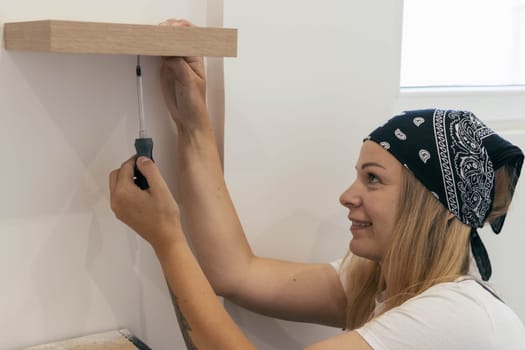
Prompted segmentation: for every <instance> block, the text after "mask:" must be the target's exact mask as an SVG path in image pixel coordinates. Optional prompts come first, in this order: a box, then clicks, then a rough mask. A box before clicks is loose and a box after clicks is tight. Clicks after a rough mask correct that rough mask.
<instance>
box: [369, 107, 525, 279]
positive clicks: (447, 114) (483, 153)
mask: <svg viewBox="0 0 525 350" xmlns="http://www.w3.org/2000/svg"><path fill="white" fill-rule="evenodd" d="M366 140H372V141H375V142H377V143H378V144H379V145H381V146H382V147H383V148H385V149H386V150H387V151H388V152H390V153H391V154H392V155H393V156H394V157H395V158H397V160H399V162H401V164H403V165H404V166H405V167H406V168H408V169H409V170H410V171H411V172H412V173H413V174H414V176H415V177H416V178H417V179H418V180H419V181H421V183H423V185H424V186H425V187H426V188H427V189H428V190H430V192H431V193H432V194H433V195H434V196H435V197H436V198H437V199H438V200H439V201H440V202H441V203H442V204H443V205H444V206H445V207H447V208H448V210H449V211H450V212H452V213H453V214H454V215H455V216H456V217H458V218H459V219H460V220H461V221H462V222H463V223H465V224H467V225H469V226H470V227H472V234H471V238H470V241H471V248H472V253H473V255H474V258H475V260H476V264H477V265H478V269H479V271H480V274H481V276H482V278H483V279H484V280H488V279H489V278H490V275H491V267H490V260H489V258H488V255H487V252H486V250H485V247H484V246H483V243H482V242H481V239H480V237H479V235H478V234H477V231H476V228H478V227H482V226H483V223H484V221H485V219H486V218H487V216H488V214H489V213H490V211H491V209H492V202H493V200H494V175H495V170H496V169H498V168H500V167H501V166H503V165H508V166H509V170H511V182H512V183H511V188H512V189H513V188H514V187H515V185H516V182H517V180H518V177H519V175H520V171H521V166H522V163H523V153H522V152H521V150H520V149H519V148H518V147H516V146H514V145H512V144H511V143H509V142H508V141H506V140H504V139H503V138H501V137H500V136H499V135H497V134H496V133H495V132H494V131H493V130H491V129H490V128H488V127H487V126H486V125H485V124H483V122H481V121H480V120H479V119H478V118H476V116H475V115H474V114H472V113H470V112H466V111H454V110H440V109H425V110H415V111H407V112H404V113H402V114H400V115H397V116H394V117H393V118H392V119H390V120H389V121H388V122H386V123H385V124H384V125H383V126H380V127H379V128H377V129H376V130H374V131H373V132H372V133H371V134H370V136H368V137H367V139H366ZM504 220H505V215H503V216H501V217H499V218H498V219H496V220H495V221H494V222H493V223H492V224H491V226H492V229H493V230H494V232H496V233H499V232H500V231H501V227H502V226H503V222H504Z"/></svg>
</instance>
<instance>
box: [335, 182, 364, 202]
mask: <svg viewBox="0 0 525 350" xmlns="http://www.w3.org/2000/svg"><path fill="white" fill-rule="evenodd" d="M355 187H356V184H355V183H353V184H352V185H351V186H350V187H348V188H347V189H346V190H345V191H344V192H343V193H342V194H341V196H339V203H341V205H342V206H343V207H346V208H355V207H357V206H359V205H360V204H361V197H360V196H359V195H358V193H357V191H356V188H355Z"/></svg>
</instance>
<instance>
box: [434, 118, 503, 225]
mask: <svg viewBox="0 0 525 350" xmlns="http://www.w3.org/2000/svg"><path fill="white" fill-rule="evenodd" d="M448 119H449V120H448V123H449V125H448V137H447V134H446V133H445V130H446V129H445V128H447V126H446V121H445V111H443V110H437V111H436V113H435V114H434V130H435V134H436V140H438V142H437V147H438V155H439V156H440V162H441V169H442V173H443V180H444V184H445V186H446V191H445V193H446V194H447V202H448V208H449V210H450V211H451V212H452V213H453V214H455V215H456V216H458V217H460V218H462V220H461V221H463V222H464V223H465V224H467V225H469V226H474V227H480V225H482V224H483V220H484V219H485V217H486V215H487V213H488V211H489V210H490V208H491V204H492V198H491V193H492V189H493V186H494V168H493V166H492V162H491V161H490V159H489V156H488V154H487V150H486V149H485V147H484V146H483V145H482V140H483V138H484V137H487V136H489V135H491V134H493V133H494V132H493V131H492V130H491V129H489V128H488V127H486V126H485V125H484V124H483V123H481V122H480V121H479V119H477V118H476V117H474V116H473V114H472V113H469V112H461V111H453V112H450V113H449V114H448ZM449 149H450V152H449ZM450 154H453V156H452V157H451V156H450ZM441 156H443V158H441ZM458 197H460V198H458ZM459 203H461V207H459Z"/></svg>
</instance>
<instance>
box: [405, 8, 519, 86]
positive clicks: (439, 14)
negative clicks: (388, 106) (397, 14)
mask: <svg viewBox="0 0 525 350" xmlns="http://www.w3.org/2000/svg"><path fill="white" fill-rule="evenodd" d="M500 85H506V86H509V85H525V0H405V1H404V18H403V45H402V57H401V87H431V86H500Z"/></svg>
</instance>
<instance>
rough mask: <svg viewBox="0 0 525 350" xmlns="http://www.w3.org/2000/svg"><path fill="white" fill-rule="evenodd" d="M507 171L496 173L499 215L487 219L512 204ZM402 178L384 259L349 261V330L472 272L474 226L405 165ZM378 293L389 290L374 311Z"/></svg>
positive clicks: (496, 202) (496, 204) (496, 203)
mask: <svg viewBox="0 0 525 350" xmlns="http://www.w3.org/2000/svg"><path fill="white" fill-rule="evenodd" d="M503 169H504V168H501V169H500V170H498V171H497V172H496V192H495V200H494V206H493V207H494V215H490V216H489V217H488V219H487V221H492V220H493V219H494V218H495V217H497V216H500V215H502V213H504V212H506V210H507V208H508V205H509V204H510V198H511V195H510V193H509V186H508V184H509V183H510V181H509V180H508V173H507V171H504V170H503ZM402 178H403V184H402V191H401V195H400V198H399V203H398V208H399V211H398V217H397V222H396V225H395V227H394V230H393V235H392V243H391V246H390V248H389V249H388V251H387V253H386V254H385V256H384V257H383V260H382V261H381V263H380V262H376V261H372V260H369V259H365V258H362V257H359V256H356V255H352V256H351V258H350V261H349V262H348V265H347V268H346V275H345V278H346V285H347V286H348V288H347V291H346V297H347V309H346V315H347V317H346V326H347V328H348V329H355V328H358V327H360V326H362V325H363V324H364V323H365V322H367V321H368V320H370V319H372V318H373V317H377V316H378V315H380V314H382V313H384V312H386V311H388V310H390V309H392V308H394V307H396V306H399V305H401V304H402V303H404V302H405V301H407V300H408V299H410V298H412V297H414V296H415V295H418V294H420V293H422V292H423V291H425V290H426V289H428V288H430V287H432V286H433V285H435V284H437V283H441V282H450V281H454V280H455V279H457V278H458V277H460V276H462V275H466V274H467V273H468V269H469V247H470V244H469V242H470V241H469V238H470V230H471V228H470V227H469V226H467V225H465V224H463V223H462V222H461V221H460V220H459V219H457V218H456V217H455V216H454V217H453V218H451V217H450V215H451V214H450V212H449V211H448V209H447V208H446V207H445V206H444V205H443V204H441V203H440V202H439V201H438V200H437V199H436V198H435V197H434V196H433V195H432V194H431V192H430V191H428V190H427V189H426V187H424V186H423V184H421V182H419V181H418V180H417V179H416V178H415V177H414V175H412V173H411V172H409V171H408V170H406V169H404V168H403V176H402ZM345 259H348V255H347V257H346V258H345ZM386 286H388V288H386ZM379 293H384V294H383V295H381V297H382V299H383V307H382V309H381V310H379V311H377V312H376V313H374V308H375V301H376V298H377V296H378V294H379Z"/></svg>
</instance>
